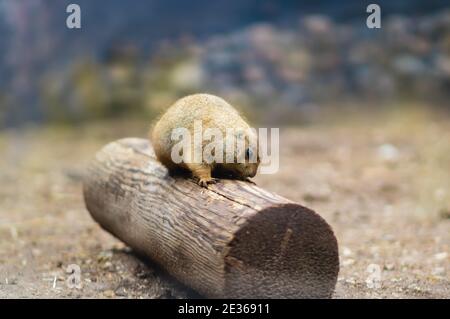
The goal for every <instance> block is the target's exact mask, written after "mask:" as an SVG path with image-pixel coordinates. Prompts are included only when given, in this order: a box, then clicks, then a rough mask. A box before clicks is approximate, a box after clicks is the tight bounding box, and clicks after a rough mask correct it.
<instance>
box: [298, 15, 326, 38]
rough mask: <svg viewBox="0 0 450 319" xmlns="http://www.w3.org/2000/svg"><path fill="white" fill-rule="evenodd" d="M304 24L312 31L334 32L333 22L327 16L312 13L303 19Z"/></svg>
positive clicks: (321, 32)
mask: <svg viewBox="0 0 450 319" xmlns="http://www.w3.org/2000/svg"><path fill="white" fill-rule="evenodd" d="M303 25H304V26H305V28H306V30H307V31H309V32H311V33H316V34H325V33H328V32H332V31H333V29H332V22H331V20H330V19H329V18H328V17H327V16H323V15H311V16H308V17H305V18H304V19H303Z"/></svg>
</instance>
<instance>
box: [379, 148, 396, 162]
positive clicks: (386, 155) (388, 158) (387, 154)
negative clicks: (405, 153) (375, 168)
mask: <svg viewBox="0 0 450 319" xmlns="http://www.w3.org/2000/svg"><path fill="white" fill-rule="evenodd" d="M377 156H378V158H379V159H380V160H382V161H385V162H395V161H397V160H398V159H399V157H400V152H399V150H398V148H397V147H396V146H394V145H392V144H383V145H380V146H379V147H378V148H377Z"/></svg>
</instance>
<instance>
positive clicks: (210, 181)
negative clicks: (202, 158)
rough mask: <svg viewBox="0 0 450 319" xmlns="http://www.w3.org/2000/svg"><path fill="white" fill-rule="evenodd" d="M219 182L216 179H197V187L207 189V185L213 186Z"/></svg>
mask: <svg viewBox="0 0 450 319" xmlns="http://www.w3.org/2000/svg"><path fill="white" fill-rule="evenodd" d="M218 181H219V180H218V179H217V178H199V180H198V185H200V186H201V187H205V188H208V184H215V183H217V182H218Z"/></svg>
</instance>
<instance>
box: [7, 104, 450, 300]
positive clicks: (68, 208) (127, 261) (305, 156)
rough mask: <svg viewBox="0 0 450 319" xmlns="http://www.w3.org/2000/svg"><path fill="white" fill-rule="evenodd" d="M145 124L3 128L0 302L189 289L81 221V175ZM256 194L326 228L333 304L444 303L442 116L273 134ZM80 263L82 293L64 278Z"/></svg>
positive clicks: (447, 186)
mask: <svg viewBox="0 0 450 319" xmlns="http://www.w3.org/2000/svg"><path fill="white" fill-rule="evenodd" d="M146 127H147V124H146V123H143V122H139V121H138V122H136V121H114V122H104V123H96V124H89V125H83V126H80V127H46V128H39V127H28V128H26V129H21V130H10V131H4V132H0V154H1V156H0V298H186V297H199V296H198V295H197V294H196V293H195V292H193V291H191V290H189V289H188V288H186V287H184V286H183V285H181V284H179V283H177V282H176V281H175V280H173V279H172V278H170V277H169V276H168V275H166V274H164V272H163V271H161V270H160V269H158V268H157V267H155V266H154V265H152V263H151V262H149V261H146V260H142V259H140V258H139V257H137V256H136V255H135V254H133V252H132V251H131V250H130V249H129V248H127V247H126V246H125V245H124V244H122V243H121V242H120V241H119V240H117V239H115V238H114V237H112V236H111V235H109V234H108V233H106V232H105V231H103V230H102V229H101V228H100V227H99V226H98V225H97V224H96V223H95V222H94V221H93V220H92V219H91V217H90V216H89V214H88V212H87V211H86V209H85V207H84V203H83V198H82V193H81V179H82V174H83V169H84V167H85V165H86V164H87V163H88V161H89V159H90V158H91V157H92V156H93V155H94V154H95V152H96V151H97V150H98V149H99V148H100V147H101V146H102V145H104V144H105V143H107V142H109V141H112V140H114V139H117V138H121V137H129V136H141V137H144V136H145V131H146ZM280 149H281V163H280V170H279V172H278V173H277V174H275V175H259V176H257V177H256V178H255V181H256V183H257V184H258V185H260V186H261V187H264V188H266V189H268V190H271V191H274V192H277V193H279V194H281V195H283V196H285V197H287V198H289V199H292V200H295V201H297V202H299V203H301V204H303V205H305V206H308V207H310V208H312V209H314V210H315V211H317V212H318V213H319V214H320V215H322V216H323V217H324V218H325V219H326V220H327V221H328V223H329V224H330V225H331V226H332V227H333V229H334V231H335V233H336V236H337V239H338V243H339V249H340V263H341V269H340V274H339V279H338V283H337V287H336V291H335V294H334V297H335V298H449V297H450V280H449V271H450V270H449V265H450V256H449V253H450V252H449V244H450V120H449V119H448V118H446V117H439V116H430V115H428V114H424V113H421V112H410V113H408V115H407V116H405V114H388V115H373V116H367V115H366V116H361V117H360V118H358V117H351V118H348V119H342V120H339V121H334V122H333V123H327V124H324V123H321V124H315V125H308V126H303V127H299V128H285V129H282V130H281V135H280ZM71 264H75V265H78V267H79V269H80V272H81V273H80V277H79V278H80V283H81V288H80V289H77V288H74V287H72V288H71V285H70V283H78V282H77V281H76V280H75V281H71V280H72V279H73V278H74V277H71V275H70V274H69V273H68V272H66V270H67V268H68V266H69V265H71Z"/></svg>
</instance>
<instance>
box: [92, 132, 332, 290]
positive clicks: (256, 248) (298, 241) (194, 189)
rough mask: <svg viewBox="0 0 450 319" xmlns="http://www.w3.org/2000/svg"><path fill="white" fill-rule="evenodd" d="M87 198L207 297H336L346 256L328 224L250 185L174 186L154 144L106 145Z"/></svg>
mask: <svg viewBox="0 0 450 319" xmlns="http://www.w3.org/2000/svg"><path fill="white" fill-rule="evenodd" d="M83 193H84V198H85V203H86V207H87V209H88V211H89V212H90V213H91V215H92V217H93V218H94V219H95V220H96V221H97V222H98V223H99V224H100V225H101V226H102V227H103V228H104V229H105V230H107V231H109V232H111V233H112V234H113V235H115V236H116V237H117V238H119V239H120V240H122V241H124V242H125V243H126V244H128V245H129V246H130V247H132V248H133V249H134V250H135V251H136V252H138V253H140V254H142V255H144V256H147V257H148V258H150V259H151V260H153V261H154V262H156V263H158V264H159V265H160V266H161V267H162V268H163V269H165V270H166V271H167V272H168V273H169V274H171V275H172V276H174V277H175V278H177V279H178V280H179V281H181V282H183V283H184V284H186V285H188V286H190V287H192V288H193V289H195V290H197V291H198V292H199V293H201V294H202V295H204V296H206V297H222V298H224V297H226V298H228V297H235V298H328V297H331V295H332V293H333V290H334V287H335V284H336V280H337V275H338V271H339V258H338V246H337V241H336V238H335V236H334V234H333V231H332V230H331V228H330V226H329V225H328V224H327V223H326V222H325V220H323V219H322V218H321V217H320V216H319V215H317V214H316V213H315V212H313V211H311V210H310V209H308V208H306V207H303V206H301V205H299V204H296V203H294V202H292V201H289V200H288V199H285V198H283V197H281V196H279V195H276V194H274V193H271V192H269V191H266V190H264V189H262V188H260V187H258V186H256V185H252V184H250V183H247V182H242V181H234V180H233V181H232V180H221V181H220V182H219V183H218V184H215V185H210V187H209V189H204V188H201V187H199V186H198V185H197V184H196V183H195V182H194V181H193V180H191V179H190V178H186V176H171V175H170V174H169V173H168V171H167V169H166V168H165V167H164V166H163V165H162V164H161V163H159V162H158V161H157V160H156V158H155V155H154V152H153V149H152V147H151V145H150V143H149V142H148V141H147V140H144V139H138V138H127V139H122V140H118V141H115V142H112V143H110V144H108V145H106V146H105V147H104V148H103V149H102V150H100V151H99V152H98V153H97V154H96V156H95V159H94V160H93V161H92V163H91V164H90V166H89V168H88V172H87V174H86V177H85V179H84V183H83Z"/></svg>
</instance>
